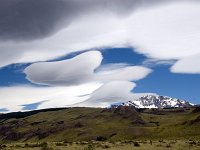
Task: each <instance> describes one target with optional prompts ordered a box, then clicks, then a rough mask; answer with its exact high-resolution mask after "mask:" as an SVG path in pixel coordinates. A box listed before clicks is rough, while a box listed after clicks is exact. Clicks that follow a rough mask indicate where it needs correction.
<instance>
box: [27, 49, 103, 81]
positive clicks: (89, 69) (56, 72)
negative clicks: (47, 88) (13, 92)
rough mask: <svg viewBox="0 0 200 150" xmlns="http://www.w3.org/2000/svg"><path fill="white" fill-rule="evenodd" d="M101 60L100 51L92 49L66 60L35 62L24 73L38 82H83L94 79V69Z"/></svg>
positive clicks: (31, 79)
mask: <svg viewBox="0 0 200 150" xmlns="http://www.w3.org/2000/svg"><path fill="white" fill-rule="evenodd" d="M101 60H102V55H101V53H100V52H99V51H90V52H86V53H83V54H81V55H78V56H76V57H74V58H72V59H67V60H64V61H57V62H40V63H35V64H32V65H30V66H29V67H27V68H26V69H25V70H24V73H25V74H26V75H27V76H26V78H27V79H28V80H30V81H31V82H33V83H37V84H44V85H75V84H81V83H83V82H88V81H92V80H93V73H94V70H95V69H96V68H97V67H98V66H99V65H100V63H101Z"/></svg>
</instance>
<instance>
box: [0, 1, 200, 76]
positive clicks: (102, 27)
mask: <svg viewBox="0 0 200 150" xmlns="http://www.w3.org/2000/svg"><path fill="white" fill-rule="evenodd" d="M0 3H1V5H0V10H1V11H0V16H2V17H1V18H2V19H1V22H0V33H1V34H0V52H1V56H0V67H3V66H6V65H9V64H13V63H26V62H37V61H47V60H50V59H55V58H58V57H61V56H63V55H66V54H69V53H71V52H75V51H81V50H85V49H91V48H98V47H127V46H131V47H133V48H135V50H136V51H137V52H138V53H142V54H145V55H146V56H148V57H150V58H153V59H157V60H171V59H176V60H181V59H183V58H184V59H185V57H190V56H191V55H197V54H199V53H200V51H199V49H200V48H199V47H200V46H199V39H200V38H199V37H200V33H199V28H198V27H199V25H200V21H199V19H197V18H198V16H199V14H200V11H199V10H200V3H199V2H198V1H197V0H173V1H171V0H170V1H169V0H140V1H138V0H125V1H120V0H110V1H107V0H102V1H98V0H85V1H82V0H55V1H51V2H49V1H47V0H41V1H34V0H29V1H27V0H16V1H6V0H2V1H1V2H0ZM177 10H178V11H177ZM197 70H198V69H197ZM177 72H178V71H177ZM193 72H194V71H193ZM195 72H198V71H195ZM187 73H192V72H191V71H188V72H187Z"/></svg>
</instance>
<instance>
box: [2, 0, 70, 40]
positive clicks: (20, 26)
mask: <svg viewBox="0 0 200 150" xmlns="http://www.w3.org/2000/svg"><path fill="white" fill-rule="evenodd" d="M67 8H70V4H68V3H66V2H64V1H62V0H1V2H0V18H1V20H0V40H31V39H35V38H42V37H46V36H49V35H51V34H53V33H54V32H56V31H57V30H58V29H59V28H60V27H59V24H61V23H59V22H60V21H62V19H64V16H65V15H67ZM63 21H64V20H63Z"/></svg>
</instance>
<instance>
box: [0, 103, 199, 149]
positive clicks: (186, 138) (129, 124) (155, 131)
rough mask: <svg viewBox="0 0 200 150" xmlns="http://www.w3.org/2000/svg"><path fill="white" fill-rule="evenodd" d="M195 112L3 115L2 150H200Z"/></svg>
mask: <svg viewBox="0 0 200 150" xmlns="http://www.w3.org/2000/svg"><path fill="white" fill-rule="evenodd" d="M194 110H199V108H198V109H197V108H175V109H151V110H149V109H140V110H136V109H135V108H133V107H120V108H112V109H105V108H66V109H60V110H54V111H44V112H37V113H33V114H32V113H30V114H28V115H27V114H26V113H25V115H24V114H23V115H21V114H20V113H15V114H14V115H13V114H11V115H4V116H3V117H2V116H1V115H0V118H1V119H0V142H1V144H2V145H1V147H0V148H1V149H35V150H37V149H40V150H41V149H43V150H45V149H46V150H48V149H55V150H62V149H72V150H73V149H80V150H82V149H83V150H90V149H91V150H92V149H97V150H98V149H99V150H100V149H110V150H112V149H127V150H129V149H138V150H145V149H149V150H151V149H152V150H153V149H158V150H159V149H160V150H162V149H177V150H185V149H187V150H188V149H191V150H192V149H194V150H197V149H198V150H199V149H200V146H199V145H200V111H194ZM135 141H137V142H135ZM45 142H46V143H47V144H46V145H42V144H44V143H45ZM41 143H42V144H41ZM136 143H138V145H139V146H136V145H137V144H136ZM135 144H136V145H135ZM45 146H46V147H45Z"/></svg>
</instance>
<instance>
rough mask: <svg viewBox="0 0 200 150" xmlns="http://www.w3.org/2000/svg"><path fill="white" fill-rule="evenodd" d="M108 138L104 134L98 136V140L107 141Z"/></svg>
mask: <svg viewBox="0 0 200 150" xmlns="http://www.w3.org/2000/svg"><path fill="white" fill-rule="evenodd" d="M106 140H107V138H106V137H103V136H97V138H96V141H106Z"/></svg>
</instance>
